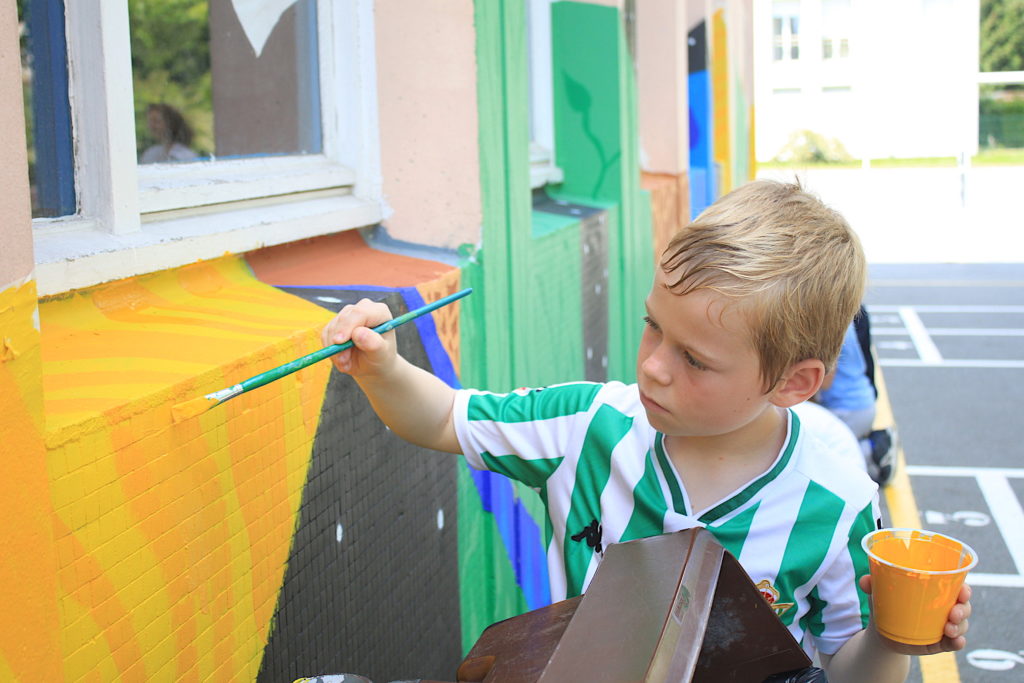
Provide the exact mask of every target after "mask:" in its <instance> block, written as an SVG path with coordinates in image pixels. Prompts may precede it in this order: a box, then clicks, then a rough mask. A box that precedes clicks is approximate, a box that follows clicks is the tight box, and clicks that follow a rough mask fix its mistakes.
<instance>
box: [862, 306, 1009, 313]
mask: <svg viewBox="0 0 1024 683" xmlns="http://www.w3.org/2000/svg"><path fill="white" fill-rule="evenodd" d="M904 308H911V307H908V306H893V305H889V304H878V305H875V306H871V307H870V308H869V309H868V312H869V313H875V312H876V311H877V312H879V313H898V312H899V311H900V310H901V309H904ZM912 308H913V309H914V310H915V311H919V312H921V313H1024V306H1013V305H1007V306H1000V305H996V306H974V305H970V306H968V305H964V306H952V305H945V304H938V305H936V304H919V305H915V306H913V307H912Z"/></svg>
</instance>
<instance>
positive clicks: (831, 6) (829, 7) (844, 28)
mask: <svg viewBox="0 0 1024 683" xmlns="http://www.w3.org/2000/svg"><path fill="white" fill-rule="evenodd" d="M849 27H850V0H823V2H822V4H821V58H822V59H823V60H825V61H830V60H836V59H846V58H847V57H849V56H850V39H849V37H848V34H847V32H848V31H849Z"/></svg>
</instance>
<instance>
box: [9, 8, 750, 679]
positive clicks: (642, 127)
mask: <svg viewBox="0 0 1024 683" xmlns="http://www.w3.org/2000/svg"><path fill="white" fill-rule="evenodd" d="M173 4H174V3H170V4H168V5H167V6H170V5H173ZM182 4H183V5H189V6H190V7H191V8H193V10H194V8H195V7H197V6H198V7H200V9H201V10H202V12H203V15H202V19H201V22H200V23H201V24H202V26H203V27H205V28H203V29H202V30H201V31H199V33H198V34H197V35H199V36H200V40H201V42H200V43H194V44H190V45H192V47H193V48H194V49H193V50H192V51H191V52H189V54H193V53H194V54H199V53H202V54H206V55H208V57H207V59H208V61H209V68H208V69H206V70H205V71H202V74H201V78H199V79H198V80H197V79H196V78H195V77H194V72H193V77H190V78H188V79H186V78H178V76H176V74H177V73H179V71H180V70H182V69H184V68H185V66H187V65H186V64H185V63H184V62H183V61H182V60H183V59H184V58H183V57H182V56H181V54H177V56H173V55H172V57H173V58H167V59H164V61H158V60H156V56H159V55H161V54H163V53H162V52H161V50H163V49H164V48H166V47H167V46H168V45H173V44H175V43H176V42H183V41H186V40H187V39H189V38H188V36H187V35H186V34H185V33H184V29H181V30H179V31H178V32H176V33H172V34H170V35H163V36H161V35H160V34H158V33H157V32H151V33H146V34H145V35H146V36H148V37H149V39H148V42H147V40H143V35H144V34H143V32H142V31H141V30H140V29H139V26H140V23H139V22H141V21H144V20H153V21H155V20H156V16H157V15H156V14H154V13H157V12H158V9H159V7H160V6H161V3H149V4H147V3H145V2H140V1H137V0H132V1H130V2H107V1H106V0H103V1H102V2H101V1H100V0H85V1H82V2H79V1H78V0H75V2H65V3H64V7H63V8H62V9H61V10H60V11H55V10H54V7H56V6H59V5H60V3H52V2H35V1H33V0H26V2H23V3H19V4H18V5H17V6H15V5H14V4H10V5H6V6H5V9H3V10H0V92H3V93H6V95H7V96H8V97H9V98H10V100H11V101H13V102H17V101H20V98H22V96H23V94H24V93H28V97H29V100H30V103H29V106H27V107H26V108H25V110H24V112H23V110H22V109H21V108H20V107H16V106H10V107H6V108H5V109H4V111H3V113H2V114H0V130H2V131H3V132H4V136H3V143H2V145H0V155H2V156H3V161H2V163H0V168H2V169H3V171H2V172H3V174H4V176H5V184H4V187H5V188H7V191H6V192H5V193H4V195H3V196H2V197H0V204H2V206H3V213H2V215H3V216H4V217H5V222H4V226H3V228H2V229H0V339H2V347H0V397H2V398H0V401H2V405H3V411H2V417H0V453H2V455H3V462H4V464H5V467H6V476H5V477H4V478H3V480H4V484H3V486H4V487H5V492H4V493H5V495H4V496H3V497H2V499H3V501H4V502H3V506H4V509H3V518H4V522H3V524H4V534H3V548H2V550H3V552H2V556H3V560H2V561H0V581H2V582H3V586H4V590H5V595H6V596H7V599H6V600H4V601H3V606H2V608H0V609H2V610H3V619H2V622H3V624H4V626H3V627H2V628H0V678H4V679H5V680H8V679H9V680H26V681H28V680H47V681H59V680H79V679H98V680H267V681H280V680H293V679H295V678H298V677H300V676H308V675H315V674H323V673H340V672H353V673H361V674H363V675H366V676H368V677H370V678H372V679H375V680H391V679H395V678H419V677H422V678H438V679H445V678H451V677H453V676H454V667H455V665H457V663H458V661H459V660H460V659H461V657H462V654H463V653H464V652H465V651H466V650H468V648H469V646H471V645H472V643H473V642H475V640H476V638H477V636H478V635H479V634H480V632H481V631H482V630H483V629H484V628H485V627H486V626H488V625H489V624H490V623H493V622H494V621H496V620H499V619H503V618H506V617H508V616H512V615H514V614H518V613H521V612H523V611H525V610H527V609H532V608H535V607H540V606H542V605H544V604H546V603H547V602H548V601H549V600H550V596H549V591H548V589H547V578H546V570H545V562H544V546H545V533H546V531H545V522H544V513H543V509H542V503H541V502H540V501H539V499H538V498H537V496H536V494H535V493H534V492H533V491H531V490H529V489H525V488H523V487H520V486H518V485H512V484H510V483H509V482H508V481H507V480H504V479H501V478H498V477H492V476H490V475H486V474H483V473H479V472H474V471H471V470H469V469H468V468H467V467H466V465H465V463H464V462H462V461H461V459H459V458H458V457H455V456H448V455H443V454H437V453H427V452H422V451H423V449H419V448H416V447H413V446H410V445H408V444H405V443H404V442H401V441H400V440H399V439H397V438H396V437H394V435H392V434H390V432H389V431H388V430H387V429H386V428H385V427H384V426H383V425H382V424H381V423H380V422H379V420H378V419H377V418H376V417H375V415H374V414H373V412H372V410H371V409H370V407H369V406H368V404H367V402H366V401H365V399H364V398H363V397H362V395H361V393H360V392H359V390H358V388H357V387H356V386H355V385H354V383H353V382H352V381H351V380H350V379H349V378H347V377H345V376H342V375H340V374H338V373H336V372H333V371H331V370H330V366H329V364H327V363H320V364H318V365H314V366H311V367H309V368H307V369H305V370H302V371H299V372H297V373H295V374H292V375H289V376H288V377H286V378H283V379H281V380H278V381H276V382H273V383H271V384H268V385H266V386H264V387H261V388H260V389H257V390H254V391H251V392H247V393H245V394H243V395H241V396H239V397H237V398H235V399H232V400H231V401H229V402H226V403H224V404H223V405H222V406H219V407H217V408H214V409H212V410H210V411H208V412H206V413H204V414H203V415H200V416H198V417H193V418H188V419H178V420H176V419H175V418H174V415H173V414H172V408H173V407H174V406H175V405H177V404H179V403H181V402H183V401H186V400H189V399H191V398H195V397H198V396H202V395H204V394H206V393H210V392H211V391H214V390H217V389H221V388H224V387H227V386H230V385H232V384H234V383H237V382H239V381H241V380H243V379H245V378H247V377H250V376H252V375H255V374H257V373H259V372H262V371H264V370H267V369H269V368H272V367H275V366H277V365H280V364H283V363H285V362H287V361H289V360H291V359H293V358H296V357H298V356H300V355H303V354H305V353H308V352H310V351H312V350H315V349H316V348H318V347H319V345H320V342H319V331H320V329H321V328H322V326H323V324H324V323H325V322H326V321H327V320H329V319H330V317H331V316H332V315H333V313H334V312H335V311H337V310H339V309H340V308H341V307H342V306H344V305H345V304H346V303H349V302H353V301H357V300H358V299H360V298H363V297H369V298H371V299H376V300H380V301H384V302H386V303H387V304H388V305H389V306H390V307H391V308H392V310H393V311H394V312H395V313H399V312H402V311H405V310H407V309H411V308H414V307H416V306H418V305H421V304H422V303H423V302H426V301H433V300H436V299H438V298H440V297H442V296H444V295H447V294H450V293H452V292H455V291H458V290H459V289H462V288H464V287H473V289H474V292H473V294H472V295H471V296H469V297H468V298H465V299H463V300H462V301H461V302H460V303H459V304H458V305H455V306H451V307H448V308H446V309H443V310H441V311H438V312H437V313H436V314H435V315H434V316H432V317H430V318H423V319H420V320H419V321H418V322H417V323H416V324H415V325H407V326H405V327H403V328H402V329H401V330H400V331H399V332H398V339H399V345H400V349H401V351H402V353H403V354H404V355H406V356H407V357H408V358H410V360H412V361H413V362H414V363H417V364H420V365H422V366H423V367H426V368H428V369H430V370H431V371H432V372H434V373H435V374H437V375H438V376H439V377H441V378H442V379H444V380H445V381H447V382H449V383H451V384H452V385H454V386H460V385H462V386H480V387H487V388H490V389H493V390H511V389H513V388H515V387H518V386H524V385H538V384H547V383H553V382H559V381H566V380H571V379H581V378H586V379H592V380H597V381H601V380H605V379H620V380H624V381H629V380H630V379H632V378H633V376H634V372H635V371H634V358H635V352H636V347H637V344H638V340H639V336H640V332H641V318H642V316H643V310H644V309H643V300H644V297H645V296H646V292H647V289H648V287H649V286H650V282H651V277H652V274H653V269H654V267H655V263H656V259H657V253H658V250H659V248H660V246H661V245H662V244H664V242H665V241H666V240H667V238H668V236H669V235H671V233H672V232H673V231H674V230H675V229H678V227H679V226H681V225H683V224H685V223H686V222H687V221H688V220H689V218H690V217H691V215H692V214H693V213H694V211H696V210H699V207H702V206H705V205H706V204H707V203H709V202H710V201H711V200H713V199H714V197H716V196H718V195H720V194H722V193H723V192H725V191H728V190H729V189H730V188H731V187H733V186H735V185H737V184H739V183H741V182H743V181H745V180H746V179H749V177H750V176H751V174H752V170H753V169H752V166H753V161H752V159H753V143H752V140H753V137H752V126H751V122H752V120H753V111H752V100H753V82H752V73H753V67H752V62H751V55H752V52H751V49H750V46H751V45H752V37H751V36H752V29H751V27H752V25H753V24H752V17H753V13H752V12H753V10H752V6H751V4H752V3H751V2H750V0H716V1H713V2H693V1H687V0H649V1H645V2H636V3H634V2H629V1H628V0H601V1H595V2H567V1H555V2H551V1H548V0H532V1H526V0H476V1H475V2H473V1H471V0H461V1H459V2H450V1H448V0H444V1H442V0H427V1H424V2H417V3H405V2H398V1H397V0H375V1H374V0H341V1H338V2H324V1H323V0H321V1H320V2H315V1H314V0H298V1H295V0H279V1H274V0H264V1H261V2H250V3H236V2H230V1H229V0H209V2H208V3H204V2H185V0H183V3H182ZM154 7H156V8H157V9H154ZM172 9H173V8H172ZM178 9H180V8H178ZM197 11H198V10H197ZM19 12H20V14H19ZM147 12H149V14H147ZM182 16H184V13H183V14H182ZM202 41H205V42H202ZM200 45H202V46H205V47H203V49H202V50H200V49H199V47H198V46H200ZM702 45H703V47H701V46H702ZM144 51H148V52H145V54H151V55H154V61H153V62H152V63H158V64H159V68H156V67H153V68H152V70H151V71H149V72H147V73H146V74H141V73H140V70H141V69H143V67H142V66H141V63H142V60H141V58H140V55H142V54H144ZM186 56H187V55H186ZM133 71H134V72H133ZM161 74H162V75H161ZM684 74H685V76H686V77H685V78H684ZM161 78H162V79H163V80H161V81H159V85H160V87H159V88H156V87H155V86H154V82H156V80H159V79H161ZM176 79H177V80H176ZM693 84H696V85H693ZM143 92H146V93H152V92H159V93H160V94H161V96H162V97H164V98H165V100H167V101H173V102H172V103H174V104H175V105H176V107H177V108H178V109H180V110H184V111H186V112H193V114H192V116H193V120H192V121H191V124H192V125H191V128H192V130H191V133H192V135H191V136H185V135H184V134H182V135H181V136H179V137H174V135H176V134H171V133H168V132H167V131H169V130H171V129H173V128H175V127H177V126H178V124H177V123H176V122H175V120H174V119H173V116H170V118H164V119H162V121H155V120H154V121H151V120H150V117H151V116H153V117H154V118H155V117H157V115H158V114H160V108H159V107H150V106H149V105H150V104H153V102H147V101H141V100H140V93H143ZM204 92H206V93H208V95H209V96H208V97H207V100H206V101H208V102H209V103H210V104H209V106H208V107H207V110H206V113H205V114H204V113H203V112H201V111H199V110H197V109H196V108H195V107H192V109H189V107H190V106H192V105H193V104H194V102H193V101H192V100H190V99H189V98H190V97H193V95H195V93H199V94H202V93H204ZM692 93H696V94H694V95H691V94H692ZM195 96H196V97H198V95H195ZM175 98H177V100H175ZM195 112H198V113H195ZM168 116H169V115H168ZM695 121H696V122H698V123H699V125H697V124H695V123H694V122H695ZM147 126H148V128H149V130H148V132H146V133H145V134H143V132H142V131H143V129H144V128H145V127H147ZM146 136H148V137H146ZM186 138H187V142H188V143H189V144H185V141H186ZM143 140H145V141H146V145H142V144H140V142H141V141H143ZM150 143H152V144H150ZM175 144H179V145H181V147H182V148H186V150H187V151H184V152H183V151H181V150H177V148H175V147H174V145H175ZM161 146H162V149H161ZM151 147H156V148H157V149H155V150H154V152H153V154H160V153H164V154H167V155H173V154H179V155H184V159H183V160H180V161H178V162H176V163H162V162H157V163H153V164H148V163H143V159H144V158H146V159H148V158H150V157H146V156H145V155H146V153H147V151H148V150H149V149H150V148H151ZM695 149H696V150H698V152H699V159H698V154H697V153H695V152H694V150H695ZM175 150H177V151H175ZM171 158H175V157H173V156H172V157H171ZM178 158H181V157H178ZM695 160H697V166H694V163H695ZM694 168H697V169H698V170H699V175H700V176H701V180H700V191H699V193H698V194H696V195H695V194H694V189H693V188H694V186H695V183H694V182H692V178H693V177H694V173H695V172H694V170H693V169H694Z"/></svg>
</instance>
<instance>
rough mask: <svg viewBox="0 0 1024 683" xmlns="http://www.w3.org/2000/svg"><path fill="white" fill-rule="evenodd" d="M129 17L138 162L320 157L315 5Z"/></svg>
mask: <svg viewBox="0 0 1024 683" xmlns="http://www.w3.org/2000/svg"><path fill="white" fill-rule="evenodd" d="M128 8H129V18H130V22H131V41H132V72H133V81H134V87H135V121H136V135H137V141H138V151H139V162H140V163H144V164H145V163H168V162H182V161H197V160H209V159H226V158H244V157H255V156H269V155H284V154H315V153H318V152H320V151H321V149H322V143H321V126H320V76H319V65H318V48H317V45H318V42H317V24H316V0H294V1H293V2H290V3H289V2H276V3H275V2H265V1H264V2H246V3H236V2H232V0H128ZM236 8H237V11H236Z"/></svg>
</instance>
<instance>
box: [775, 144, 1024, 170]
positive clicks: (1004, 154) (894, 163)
mask: <svg viewBox="0 0 1024 683" xmlns="http://www.w3.org/2000/svg"><path fill="white" fill-rule="evenodd" d="M860 165H861V163H860V160H859V159H857V160H854V161H842V162H836V163H801V162H788V163H781V162H776V161H766V162H758V164H757V166H758V168H794V169H797V168H860ZM971 165H973V166H1024V149H984V150H981V151H980V152H978V153H977V154H976V155H974V156H973V157H972V158H971ZM955 166H956V157H926V158H920V159H891V158H890V159H872V160H871V167H872V168H942V167H949V168H953V167H955Z"/></svg>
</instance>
